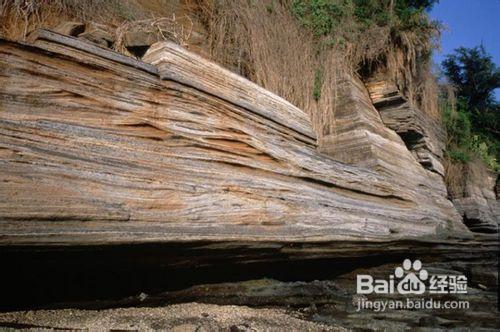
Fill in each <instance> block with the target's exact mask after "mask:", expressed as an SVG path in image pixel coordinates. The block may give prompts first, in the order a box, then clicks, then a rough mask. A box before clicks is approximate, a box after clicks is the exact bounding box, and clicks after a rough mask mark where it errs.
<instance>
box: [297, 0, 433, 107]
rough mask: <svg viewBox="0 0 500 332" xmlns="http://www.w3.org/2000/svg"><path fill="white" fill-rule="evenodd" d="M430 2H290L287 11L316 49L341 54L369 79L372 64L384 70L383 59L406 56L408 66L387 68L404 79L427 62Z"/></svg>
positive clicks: (371, 0)
mask: <svg viewBox="0 0 500 332" xmlns="http://www.w3.org/2000/svg"><path fill="white" fill-rule="evenodd" d="M435 2H436V0H292V2H291V5H290V10H291V12H292V14H293V16H294V17H295V18H296V19H297V20H298V21H299V22H300V24H301V25H302V26H303V27H305V28H307V29H309V30H310V31H311V32H312V34H313V36H314V37H315V40H316V41H318V45H319V47H318V50H320V51H321V50H324V49H329V48H337V49H338V50H340V51H341V52H342V51H344V50H345V52H346V54H348V56H349V57H350V58H349V60H348V61H349V62H350V65H351V66H352V68H355V69H356V70H358V71H359V72H362V73H363V75H365V74H366V75H369V74H370V73H369V71H371V70H373V69H375V67H377V66H378V67H383V66H384V63H382V62H383V61H387V63H389V62H390V60H388V59H394V58H395V57H396V56H397V55H396V52H398V51H399V52H400V53H404V54H411V56H410V57H409V58H406V59H405V60H404V61H406V62H407V63H404V64H401V63H397V64H396V62H395V61H393V62H392V63H391V64H392V65H393V66H399V67H398V68H392V72H391V73H395V72H397V71H399V72H400V73H401V75H400V77H405V78H406V76H405V75H406V73H409V72H411V71H412V69H411V68H415V64H416V63H420V64H421V63H425V62H426V61H427V60H428V59H429V58H430V47H431V46H430V44H431V43H430V41H431V39H432V38H433V36H434V35H435V34H436V31H437V26H436V24H435V23H434V22H431V21H430V20H429V19H428V17H427V15H426V14H425V11H426V10H428V9H429V8H431V6H432V5H433V4H434V3H435ZM381 28H383V29H381ZM391 52H392V53H391ZM388 53H391V54H388ZM318 57H320V56H319V54H318ZM409 59H410V60H409ZM411 62H413V63H411ZM372 65H373V66H372ZM388 66H389V65H387V67H388ZM403 67H404V68H403ZM394 75H395V76H396V74H394ZM412 75H413V74H412ZM408 85H410V84H408ZM315 87H316V85H315ZM313 95H314V96H315V99H316V97H317V96H319V94H318V91H317V89H315V91H313Z"/></svg>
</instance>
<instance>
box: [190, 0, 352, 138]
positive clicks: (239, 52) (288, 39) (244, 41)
mask: <svg viewBox="0 0 500 332" xmlns="http://www.w3.org/2000/svg"><path fill="white" fill-rule="evenodd" d="M193 4H194V5H195V6H194V7H195V8H196V9H197V11H198V13H200V14H201V17H202V18H203V20H204V22H205V23H206V26H207V29H208V31H209V34H208V35H209V36H210V51H211V56H212V58H213V59H214V60H216V61H218V62H219V63H221V64H223V65H224V66H226V67H229V68H231V69H232V70H234V71H235V72H237V73H239V74H241V75H243V76H246V77H247V78H249V79H250V80H252V81H254V82H256V83H257V84H259V85H261V86H263V87H265V88H266V89H268V90H270V91H273V92H274V93H276V94H278V95H280V96H281V97H283V98H285V99H286V100H288V101H290V102H291V103H293V104H294V105H296V106H298V107H299V108H301V109H303V110H305V111H306V112H307V113H309V114H310V115H311V116H312V119H313V123H314V125H315V127H316V130H317V132H319V133H320V135H321V134H327V133H328V132H329V131H330V130H331V128H330V127H329V125H330V123H331V122H332V121H330V119H329V117H331V116H332V115H333V113H334V109H335V101H336V85H337V83H336V82H337V81H338V80H339V78H341V77H342V72H344V71H346V70H348V69H349V67H348V66H347V65H346V63H345V62H344V59H345V56H343V55H342V54H339V53H337V50H335V49H333V48H330V49H329V50H326V52H319V50H318V46H317V43H316V42H315V40H314V37H313V35H312V33H311V32H310V31H307V30H306V29H304V28H302V27H301V26H300V25H299V24H298V22H297V20H296V19H295V18H294V17H293V16H292V14H291V12H290V9H289V8H288V7H287V6H286V5H285V4H283V3H278V2H274V5H273V9H272V10H270V9H269V7H268V6H266V5H265V4H264V2H262V3H260V5H255V3H254V2H249V1H245V0H222V1H218V2H217V3H215V2H213V1H210V0H204V1H195V2H193ZM315 89H316V90H318V92H319V93H318V95H319V96H320V97H319V98H317V100H316V99H315V97H314V94H313V91H314V90H315Z"/></svg>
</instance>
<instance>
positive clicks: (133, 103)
mask: <svg viewBox="0 0 500 332" xmlns="http://www.w3.org/2000/svg"><path fill="white" fill-rule="evenodd" d="M331 118H332V119H333V120H332V121H333V122H332V123H331V126H330V132H329V133H327V135H325V136H323V137H322V138H321V141H320V142H318V141H317V139H316V133H315V132H314V130H313V127H312V125H311V121H310V119H309V117H308V116H307V115H306V114H305V113H304V112H303V111H302V110H300V109H298V108H297V107H295V106H293V105H291V104H290V103H288V102H287V101H286V100H284V99H282V98H280V97H279V96H276V95H274V94H272V93H270V92H269V91H267V90H265V89H263V88H261V87H259V86H257V85H255V84H254V83H252V82H250V81H248V80H246V79H244V78H242V77H240V76H238V75H236V74H234V73H232V72H230V71H228V70H227V69H224V68H222V67H221V66H219V65H217V64H215V63H213V62H211V61H208V60H206V59H205V58H203V57H201V56H199V55H196V54H194V53H192V52H190V51H188V50H186V49H184V48H182V47H180V46H178V45H176V44H174V43H172V42H160V43H156V44H154V45H153V46H152V47H151V48H149V49H148V50H147V52H146V54H145V55H144V57H143V59H142V60H137V59H133V58H130V57H126V56H123V55H121V54H118V53H116V52H114V51H111V50H110V49H108V48H106V47H104V46H102V45H101V46H99V45H97V44H93V43H90V42H88V41H85V40H82V39H77V38H73V37H71V36H64V35H61V34H58V33H54V32H51V31H48V30H39V31H38V32H36V33H34V34H32V35H31V38H30V43H29V44H23V43H19V42H12V41H7V40H0V134H1V138H0V182H1V183H2V185H1V186H0V197H1V198H2V200H1V203H0V247H1V250H0V257H1V259H2V262H4V266H5V267H6V268H7V269H9V270H10V271H14V273H13V274H12V275H9V276H8V277H9V278H10V279H9V280H10V281H9V282H8V283H7V284H8V285H17V286H16V287H9V288H8V289H5V290H4V301H8V302H9V303H7V302H5V303H1V307H2V308H12V307H14V308H26V307H33V306H44V305H47V304H48V303H49V304H53V303H58V302H59V307H61V306H62V307H67V306H68V304H67V303H68V302H71V301H74V302H72V303H73V304H72V306H73V305H75V306H77V305H76V304H75V301H76V302H78V301H93V300H95V299H96V298H99V296H110V297H113V300H111V301H110V302H109V303H108V302H105V304H103V303H104V302H100V304H101V306H100V307H109V306H113V305H117V304H118V305H138V302H137V301H138V300H137V298H135V297H133V298H125V299H123V297H124V296H125V295H131V294H129V293H127V292H136V291H137V292H138V291H140V290H141V288H135V287H139V286H137V284H134V281H132V280H135V279H137V280H140V282H139V283H140V284H141V285H142V286H141V287H143V286H144V285H148V287H150V288H151V289H148V292H149V291H151V292H158V289H160V290H162V291H165V288H164V287H167V288H169V287H170V288H175V291H172V292H163V293H161V294H159V295H157V296H156V297H154V296H153V297H149V300H147V301H146V300H144V299H146V298H147V296H146V295H144V296H146V297H144V296H140V297H139V301H140V302H141V303H142V302H145V303H153V302H154V301H159V302H154V303H162V304H164V303H168V302H169V301H172V298H175V299H177V300H175V301H180V300H182V299H186V301H205V302H210V303H214V302H215V303H219V304H239V305H242V304H245V305H259V303H260V304H262V303H264V304H267V305H269V304H270V303H271V304H273V303H274V302H272V301H273V298H275V297H276V296H280V294H286V295H285V296H286V297H287V299H286V301H288V302H287V303H290V304H292V305H304V304H305V302H304V301H306V302H308V301H313V304H314V301H315V300H312V299H313V298H316V299H317V298H318V297H319V298H320V299H322V300H321V301H322V302H321V301H320V302H321V305H325V306H327V305H330V306H331V307H328V308H327V307H323V308H322V309H321V310H320V313H321V315H323V316H321V317H323V318H321V319H323V320H324V321H328V319H330V318H327V317H330V316H328V315H333V317H335V321H336V322H337V319H340V318H339V317H343V318H342V320H341V323H342V326H344V327H348V328H361V327H364V326H365V324H366V322H367V321H374V320H379V319H381V318H380V317H382V318H383V315H382V316H380V315H375V314H359V315H358V314H356V313H354V312H353V308H352V305H349V304H348V302H349V301H351V300H352V299H351V298H352V296H351V295H352V294H350V293H349V292H351V293H352V292H353V289H352V287H353V285H352V284H351V283H350V282H352V280H354V279H353V278H354V277H353V276H354V273H355V271H358V270H357V269H371V270H370V271H372V272H374V273H380V266H385V265H384V264H392V265H390V267H391V268H393V265H394V264H395V263H396V262H397V263H400V261H401V259H402V258H403V257H419V258H420V259H425V260H426V262H427V261H428V262H432V264H434V265H433V266H434V268H435V269H436V271H452V272H454V273H455V272H457V273H466V274H467V275H468V276H469V277H470V280H471V287H472V288H473V289H474V293H473V294H474V297H473V301H476V302H474V303H476V304H477V306H476V307H474V310H472V311H471V312H470V313H469V314H468V316H467V315H464V317H465V318H464V319H463V320H462V321H458V322H459V323H460V324H472V325H474V324H476V323H477V324H479V323H480V324H482V325H481V326H488V327H491V326H493V325H494V324H496V323H497V320H495V319H492V317H494V314H495V313H494V311H493V312H490V311H488V312H487V313H485V312H484V307H488V308H489V309H488V310H490V309H491V308H492V307H493V305H492V303H494V302H495V299H496V297H495V292H494V290H495V289H496V288H495V287H497V286H496V283H497V280H498V274H497V273H496V272H495V271H494V270H496V267H497V265H496V264H497V263H496V261H495V258H496V252H497V251H498V238H497V237H496V235H478V234H475V233H474V232H472V231H471V230H469V228H468V227H467V226H466V224H464V222H463V220H462V217H461V215H460V213H463V212H462V211H461V210H460V211H457V210H456V208H455V207H454V205H453V204H452V202H451V201H450V200H449V199H448V197H447V192H446V188H445V185H444V182H443V176H442V175H443V167H442V157H443V137H442V136H443V133H442V132H441V131H440V130H439V128H438V126H436V125H435V123H430V122H429V120H428V119H425V117H423V116H422V114H421V113H419V111H418V110H417V109H414V108H412V107H411V106H410V105H409V104H407V102H406V101H405V100H404V98H403V97H402V96H401V95H399V94H398V92H397V91H395V90H394V88H393V87H392V86H390V84H389V83H387V82H385V83H381V82H367V83H366V84H365V83H364V82H362V81H361V80H359V79H358V78H355V77H351V76H348V75H346V76H345V77H344V78H343V81H342V84H341V90H340V92H339V107H338V109H337V110H336V113H335V114H333V116H332V117H331ZM471 190H472V189H471ZM490 196H491V195H490ZM488 199H490V200H493V198H492V197H489V196H488ZM455 203H457V202H455ZM457 206H459V205H457ZM459 212H460V213H459ZM491 218H496V217H493V216H492V217H491ZM472 219H474V218H473V217H467V218H466V223H467V225H468V226H471V225H472V227H471V229H472V230H478V227H479V228H481V229H482V227H483V226H484V225H483V226H482V225H479V226H478V225H477V223H473V222H472V223H471V222H470V221H471V220H472ZM476 226H477V227H476ZM488 229H489V230H491V227H489V228H488ZM105 266H107V267H111V268H109V269H104V268H103V267H105ZM318 266H320V268H318ZM325 266H332V268H331V269H326V268H325ZM308 269H310V271H309V270H308ZM111 270H112V272H110V271H111ZM323 270H328V271H330V270H331V274H324V272H325V271H323ZM165 271H167V272H165ZM234 271H240V272H238V273H236V272H234ZM377 271H378V272H377ZM223 272H224V273H223ZM328 273H330V272H328ZM495 273H496V274H495ZM222 274H224V276H223V277H221V275H222ZM233 274H234V276H233ZM318 276H319V277H321V278H327V279H334V278H337V279H335V280H336V281H335V283H336V284H335V285H336V286H332V285H334V284H333V283H330V282H314V281H312V280H315V279H316V278H318ZM166 277H168V278H170V279H169V282H168V285H167V286H165V281H164V280H163V279H164V278H166ZM233 277H234V278H233ZM262 277H266V278H268V277H269V278H272V277H276V278H281V279H287V280H292V281H297V280H309V283H307V282H304V283H301V284H296V283H290V284H287V283H281V282H277V283H270V284H268V283H265V285H264V286H265V287H263V288H262V287H261V288H258V290H257V295H255V293H254V292H255V289H254V288H252V287H250V288H249V289H247V288H248V286H249V284H248V283H243V284H236V285H234V284H222V285H221V286H220V287H219V288H217V286H215V288H214V289H215V290H214V291H212V288H210V287H209V286H206V287H205V286H203V287H201V286H200V287H198V288H197V287H194V288H187V287H188V286H193V285H199V284H204V283H207V282H210V281H211V280H212V281H216V282H217V281H226V282H227V281H240V280H246V279H249V278H262ZM211 278H212V279H211ZM298 278H301V279H298ZM349 280H350V281H349ZM69 281H71V284H70V283H69ZM160 284H161V286H158V287H156V285H160ZM20 285H21V286H20ZM96 285H97V286H99V287H103V288H104V289H106V290H105V291H103V292H105V294H104V293H96V292H97V291H96V288H99V287H96ZM152 285H154V286H155V287H156V288H155V287H153V286H152ZM252 285H254V284H251V283H250V286H252ZM297 285H299V286H300V287H299V288H300V289H305V291H304V292H305V293H304V292H302V293H301V294H302V295H301V297H300V298H298V299H297V292H299V293H300V292H301V291H297V289H298V288H297ZM106 287H109V291H108V290H107V288H106ZM127 287H129V288H127ZM325 287H326V288H325ZM122 288H125V289H127V291H123V289H122ZM233 288H235V289H237V290H236V291H234V292H231V291H230V294H229V295H227V294H226V293H224V291H222V292H220V289H229V290H231V289H233ZM61 289H63V290H64V291H61ZM180 289H187V290H184V291H182V290H180ZM217 289H219V292H220V293H218V290H217ZM240 290H241V291H242V292H243V293H242V295H241V296H240V295H234V294H239V293H238V292H239V291H240ZM309 290H310V292H309ZM58 291H59V292H58ZM101 291H102V290H101ZM206 292H208V293H206ZM269 292H271V295H269ZM273 292H275V293H273ZM280 292H281V293H280ZM318 292H319V293H318ZM346 292H347V293H346ZM103 294H104V295H103ZM221 294H222V295H221ZM349 294H350V295H349ZM235 296H236V297H235ZM117 298H118V300H117ZM207 298H208V300H207ZM65 301H67V302H65ZM148 301H150V302H148ZM266 301H267V302H266ZM286 301H285V302H286ZM294 301H295V302H294ZM61 302H62V303H63V304H61ZM64 302H65V303H66V304H64ZM79 303H80V306H82V304H81V303H82V302H79ZM110 303H111V304H110ZM485 303H486V304H485ZM274 304H275V303H274ZM54 307H57V305H54ZM90 307H96V305H95V303H94V304H93V305H90ZM334 307H335V308H337V309H332V308H334ZM339 308H340V309H339ZM216 309H217V310H219V309H218V308H211V309H210V310H216ZM344 309H345V312H348V314H346V313H341V311H342V310H344ZM207 310H208V309H207ZM311 310H313V309H311ZM314 310H316V309H314ZM339 310H340V311H339ZM406 314H408V313H405V312H403V313H402V314H395V315H394V316H392V318H390V319H391V320H392V321H393V325H392V326H393V328H411V327H415V326H418V325H419V324H420V321H422V322H423V323H422V324H424V325H425V324H427V323H426V322H428V321H429V322H430V323H428V324H427V326H434V327H442V326H461V325H453V324H455V323H456V322H457V321H452V320H451V318H450V317H451V316H452V315H453V314H454V312H449V311H446V312H444V313H442V314H441V315H440V316H439V317H438V318H436V319H435V320H432V319H431V318H432V317H430V316H429V315H427V314H424V313H422V314H420V313H412V314H408V315H409V316H405V315H406ZM324 315H326V316H324ZM15 316H16V315H13V316H12V315H8V314H5V315H0V320H1V321H2V322H5V321H9V319H11V318H12V317H15ZM403 316H404V317H403ZM9 317H10V318H9ZM273 317H274V316H273ZM276 317H277V318H276ZM276 317H275V318H276V319H278V318H279V319H280V320H281V319H284V318H283V317H282V316H281V315H279V317H278V316H276ZM311 317H312V314H311ZM325 317H326V318H325ZM16 319H17V318H16ZM311 319H312V318H311ZM315 319H317V317H316V318H315ZM450 322H451V323H450ZM454 322H455V323H454ZM299 323H300V322H297V324H298V325H297V326H313V327H318V326H316V325H314V324H313V325H311V324H305V325H301V324H302V323H300V324H299ZM330 323H331V322H330ZM68 324H70V323H69V322H68ZM71 324H73V323H71ZM71 324H70V325H67V326H74V327H78V326H79V325H78V324H76V325H71ZM214 324H215V323H214ZM335 324H337V323H335ZM456 324H458V323H456ZM174 325H175V324H174ZM472 325H471V326H472ZM117 326H122V325H117ZM165 326H168V327H172V326H173V325H171V322H170V323H169V324H167V325H165ZM224 326H225V325H224ZM259 326H260V325H259ZM330 326H331V324H330ZM150 327H151V326H150ZM318 328H321V326H319V327H318Z"/></svg>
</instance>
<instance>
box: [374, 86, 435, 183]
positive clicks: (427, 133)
mask: <svg viewBox="0 0 500 332" xmlns="http://www.w3.org/2000/svg"><path fill="white" fill-rule="evenodd" d="M366 87H367V89H368V91H369V93H370V97H371V99H372V101H373V105H374V106H375V107H376V108H377V110H378V111H379V112H380V115H381V117H382V121H383V122H384V124H385V125H386V126H387V127H389V128H391V129H393V130H394V131H395V132H396V133H398V135H399V136H400V137H401V138H402V139H403V141H404V142H405V144H406V146H407V147H408V149H409V150H410V151H411V152H412V154H413V155H414V157H415V158H416V159H417V160H418V162H419V163H420V164H421V165H422V166H423V167H425V168H426V169H428V170H430V171H432V172H435V173H437V174H439V175H441V176H444V167H443V164H442V162H443V161H442V158H443V152H444V148H445V133H444V130H443V128H442V126H441V125H440V124H439V123H438V122H437V121H434V120H432V119H431V118H429V116H426V115H425V114H423V113H422V111H421V110H420V109H418V108H416V107H414V106H412V105H411V104H410V103H409V102H408V100H407V99H406V98H405V97H404V96H403V95H402V94H401V92H400V91H399V90H398V88H397V87H396V85H395V84H394V83H393V82H391V81H390V80H389V79H387V78H374V79H372V80H370V81H369V82H367V83H366Z"/></svg>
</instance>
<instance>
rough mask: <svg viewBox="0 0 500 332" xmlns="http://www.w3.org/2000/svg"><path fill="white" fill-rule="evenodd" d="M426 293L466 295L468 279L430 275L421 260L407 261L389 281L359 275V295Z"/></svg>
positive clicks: (460, 276) (459, 276) (391, 275)
mask: <svg viewBox="0 0 500 332" xmlns="http://www.w3.org/2000/svg"><path fill="white" fill-rule="evenodd" d="M426 291H429V293H431V294H432V293H434V294H446V293H466V292H467V278H466V277H465V276H463V275H458V276H457V275H429V273H428V272H427V270H425V269H423V268H422V262H421V261H420V260H418V259H417V260H415V261H413V262H412V261H411V260H410V259H405V260H404V261H403V264H402V266H398V267H397V268H396V269H395V270H394V273H393V274H390V275H389V279H388V280H387V279H375V278H373V277H372V276H371V275H367V274H358V276H357V293H358V294H372V293H375V294H393V293H399V294H403V295H410V294H413V295H421V294H424V293H425V292H426Z"/></svg>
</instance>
